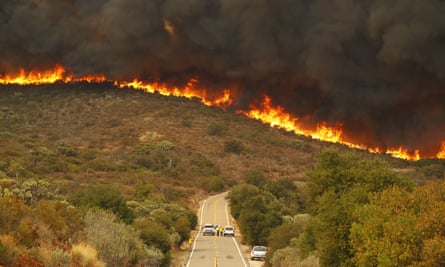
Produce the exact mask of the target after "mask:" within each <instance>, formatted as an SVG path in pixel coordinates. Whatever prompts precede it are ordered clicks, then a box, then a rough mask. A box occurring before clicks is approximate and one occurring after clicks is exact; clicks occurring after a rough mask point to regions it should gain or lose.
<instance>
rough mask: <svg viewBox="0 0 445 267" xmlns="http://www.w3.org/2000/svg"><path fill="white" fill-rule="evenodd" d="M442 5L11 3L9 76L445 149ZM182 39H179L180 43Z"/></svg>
mask: <svg viewBox="0 0 445 267" xmlns="http://www.w3.org/2000/svg"><path fill="white" fill-rule="evenodd" d="M444 14H445V3H444V2H443V1H441V0H423V1H419V0H392V1H387V0H362V1H358V0H311V1H309V0H278V1H275V0H94V1H91V0H58V1H54V0H2V1H1V2H0V58H1V61H0V71H1V72H8V71H12V70H16V69H17V68H18V67H25V68H43V67H52V66H53V65H54V64H55V63H58V64H61V65H63V66H64V67H66V68H67V69H68V70H69V71H71V72H74V73H76V74H79V75H82V74H90V73H103V74H105V75H107V76H109V77H113V78H122V79H123V78H133V77H135V76H138V77H141V78H147V79H155V78H158V79H165V80H169V79H173V78H178V77H182V76H184V77H186V76H187V75H200V77H204V78H203V80H205V81H207V82H208V83H209V85H210V84H212V87H215V88H218V86H225V85H232V86H236V87H237V88H238V90H239V94H240V95H239V96H238V97H239V98H238V99H239V105H240V106H243V105H246V104H247V103H248V102H249V101H252V100H254V99H257V98H258V97H260V96H261V95H262V94H263V93H267V94H268V95H270V96H272V99H273V101H274V103H276V104H279V105H282V106H284V107H286V109H287V110H289V111H290V112H292V113H293V114H295V115H296V116H298V117H301V118H307V119H308V120H310V121H312V122H320V121H327V122H330V123H336V122H342V123H343V127H344V128H345V135H346V137H348V138H351V140H355V141H357V142H361V143H363V144H367V145H369V146H376V145H378V146H382V147H384V146H387V147H392V146H398V145H405V146H407V147H410V148H420V149H422V150H424V151H429V152H432V151H433V150H437V149H438V147H439V145H440V142H441V141H442V140H445V134H444V132H445V131H444V130H445V15H444ZM169 31H170V32H169Z"/></svg>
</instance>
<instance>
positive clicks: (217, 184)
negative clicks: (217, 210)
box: [210, 176, 225, 192]
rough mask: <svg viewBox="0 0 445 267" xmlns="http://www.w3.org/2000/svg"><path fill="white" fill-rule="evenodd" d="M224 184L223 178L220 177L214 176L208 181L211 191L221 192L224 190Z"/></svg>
mask: <svg viewBox="0 0 445 267" xmlns="http://www.w3.org/2000/svg"><path fill="white" fill-rule="evenodd" d="M224 184H225V183H224V179H223V178H222V177H219V176H215V177H213V178H212V181H211V183H210V190H212V191H213V192H222V191H224Z"/></svg>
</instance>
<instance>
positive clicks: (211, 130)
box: [207, 122, 227, 137]
mask: <svg viewBox="0 0 445 267" xmlns="http://www.w3.org/2000/svg"><path fill="white" fill-rule="evenodd" d="M226 131H227V125H226V124H225V123H224V122H212V123H210V124H209V125H208V126H207V133H208V134H209V135H212V136H219V137H221V136H223V134H224V132H226Z"/></svg>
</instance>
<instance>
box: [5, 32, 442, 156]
mask: <svg viewBox="0 0 445 267" xmlns="http://www.w3.org/2000/svg"><path fill="white" fill-rule="evenodd" d="M167 26H168V25H167ZM167 26H166V27H167ZM167 28H168V27H167ZM106 81H108V82H114V85H115V86H116V87H119V88H125V87H128V88H133V89H136V90H143V91H144V92H147V93H159V94H161V95H165V96H176V97H186V98H189V99H193V98H195V99H199V100H200V101H201V103H203V104H205V105H207V106H216V107H219V108H222V109H226V108H228V107H230V106H231V105H232V103H233V100H232V96H231V91H230V90H229V89H224V90H223V93H222V94H209V93H208V91H207V90H206V89H200V88H198V82H199V81H198V79H190V81H189V82H188V83H187V84H186V85H185V86H184V87H183V88H179V87H169V86H167V85H166V84H163V83H146V82H143V81H140V80H137V79H134V80H133V81H111V80H109V79H107V78H106V77H105V76H104V75H102V74H97V75H86V76H80V77H76V76H75V75H73V74H67V71H66V69H65V68H64V67H62V66H60V65H56V66H54V68H52V69H48V70H44V71H29V72H26V71H25V70H24V69H20V70H19V72H18V73H16V74H6V75H3V76H2V75H0V84H17V85H39V84H52V83H56V82H63V83H69V82H89V83H101V82H106ZM237 113H240V114H243V115H245V116H247V117H249V118H253V119H257V120H260V121H262V122H264V123H267V124H269V125H270V126H272V127H279V128H283V129H285V130H287V131H291V132H294V133H295V134H297V135H305V136H310V137H312V138H314V139H318V140H322V141H326V142H332V143H340V144H344V145H347V146H348V147H351V148H357V149H362V150H367V151H369V152H371V153H380V154H388V155H391V156H393V157H396V158H402V159H407V160H419V159H420V158H421V156H420V151H419V150H414V152H410V151H409V150H408V149H406V148H404V147H402V146H400V147H398V148H388V149H380V148H378V147H377V148H369V147H366V146H364V145H360V144H354V143H352V142H349V141H347V140H344V138H343V136H342V134H343V129H342V125H341V123H337V124H335V125H329V124H328V123H326V122H322V123H319V124H318V125H317V126H316V128H315V129H308V128H305V127H304V126H303V124H302V123H301V122H300V121H299V118H297V117H295V116H292V115H291V114H290V113H288V112H286V111H285V109H284V108H283V107H280V106H274V105H272V100H271V98H270V97H268V96H267V95H265V96H264V100H263V102H262V103H261V104H260V105H259V107H256V106H253V105H252V106H250V110H248V111H245V110H238V111H237ZM436 157H437V158H441V159H445V141H443V142H442V143H441V149H440V151H439V152H438V153H437V155H436Z"/></svg>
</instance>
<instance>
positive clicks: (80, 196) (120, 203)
mask: <svg viewBox="0 0 445 267" xmlns="http://www.w3.org/2000/svg"><path fill="white" fill-rule="evenodd" d="M73 203H74V204H75V205H78V206H86V207H90V208H91V207H98V208H101V209H104V210H110V211H112V212H113V213H114V214H116V215H117V216H118V217H119V219H121V220H122V221H123V222H125V223H127V224H131V223H132V222H133V220H134V218H135V215H134V213H133V211H132V210H131V209H130V208H129V207H128V206H127V204H126V201H125V199H124V197H123V196H122V194H121V193H120V192H119V191H118V190H116V189H114V188H113V187H111V186H110V185H105V184H101V185H96V186H91V187H88V188H86V189H84V190H82V191H80V192H78V193H77V195H75V196H74V197H73Z"/></svg>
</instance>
